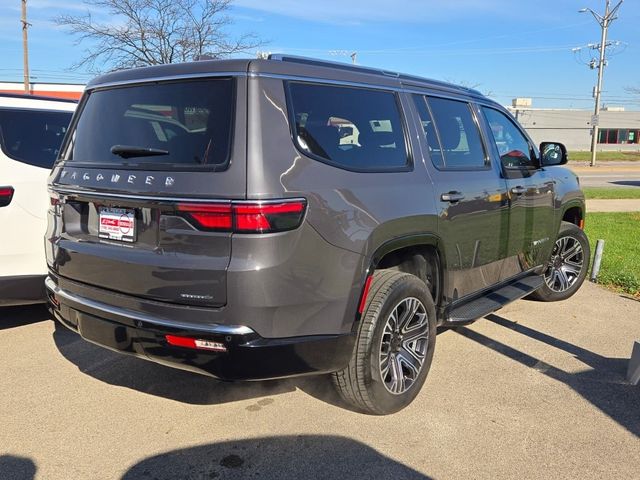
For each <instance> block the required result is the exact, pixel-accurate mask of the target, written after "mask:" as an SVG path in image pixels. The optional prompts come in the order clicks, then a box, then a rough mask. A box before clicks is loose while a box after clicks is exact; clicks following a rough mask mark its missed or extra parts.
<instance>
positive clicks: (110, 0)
mask: <svg viewBox="0 0 640 480" xmlns="http://www.w3.org/2000/svg"><path fill="white" fill-rule="evenodd" d="M231 3H232V0H85V4H86V5H87V7H88V8H87V13H86V14H84V15H60V16H58V17H56V18H55V19H54V21H55V22H56V23H57V24H58V25H60V26H63V27H67V28H68V30H69V31H70V33H72V34H74V35H76V36H77V37H78V38H77V44H80V43H82V42H83V41H88V42H89V43H90V45H89V46H88V48H87V50H86V51H85V55H84V56H83V57H82V58H81V60H80V61H79V62H78V63H76V64H75V65H74V66H73V68H78V67H84V68H87V69H89V70H91V71H94V72H100V71H105V70H120V69H124V68H132V67H142V66H148V65H159V64H163V63H176V62H185V61H191V60H194V59H195V58H197V57H198V56H202V55H207V56H210V57H212V58H224V57H227V56H229V55H232V54H234V53H239V52H247V51H249V50H252V49H254V48H257V47H259V46H260V45H262V44H263V43H264V42H263V41H261V40H260V39H259V38H258V37H256V36H255V35H254V34H252V33H247V34H244V35H241V36H240V37H237V38H231V37H230V35H229V34H228V33H227V32H226V31H225V28H226V27H228V26H229V25H230V24H231V23H232V20H231V18H230V17H229V15H228V14H227V12H228V10H229V8H230V7H231ZM92 11H93V12H96V11H97V12H100V15H103V16H105V17H106V18H108V19H109V20H108V21H105V22H98V21H96V20H95V19H94V15H92V13H91V12H92Z"/></svg>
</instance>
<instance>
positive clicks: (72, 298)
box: [44, 277, 255, 335]
mask: <svg viewBox="0 0 640 480" xmlns="http://www.w3.org/2000/svg"><path fill="white" fill-rule="evenodd" d="M44 284H45V286H46V287H47V289H49V290H51V291H52V292H53V293H54V294H55V295H56V296H59V297H61V298H63V299H65V300H67V301H69V302H73V303H77V304H78V305H82V306H85V307H89V308H92V309H94V310H101V311H103V312H107V313H110V314H111V315H117V316H120V317H126V318H131V319H133V320H138V321H142V322H147V323H151V324H153V325H159V326H163V327H171V328H183V329H185V330H197V331H201V332H206V333H213V334H219V335H247V334H250V333H255V332H254V331H253V330H252V329H251V328H249V327H246V326H244V325H219V324H216V325H211V326H206V327H205V326H199V325H197V326H196V325H192V324H186V323H181V322H173V321H171V322H169V321H163V320H162V319H159V318H156V317H151V316H148V315H145V314H143V313H138V312H134V311H132V310H127V309H124V308H118V307H114V306H111V305H107V304H105V303H102V302H97V301H95V300H89V299H88V298H84V297H81V296H79V295H74V294H73V293H69V292H67V291H64V290H62V289H61V288H60V287H59V286H58V285H56V284H55V282H54V281H53V280H52V279H51V277H47V278H45V280H44Z"/></svg>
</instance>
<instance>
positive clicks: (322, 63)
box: [268, 53, 400, 78]
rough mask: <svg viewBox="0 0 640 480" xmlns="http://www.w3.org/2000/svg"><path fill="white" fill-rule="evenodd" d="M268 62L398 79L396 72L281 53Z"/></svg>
mask: <svg viewBox="0 0 640 480" xmlns="http://www.w3.org/2000/svg"><path fill="white" fill-rule="evenodd" d="M268 59H269V60H278V61H280V62H291V63H302V64H305V65H315V66H317V67H329V68H339V69H341V70H350V71H352V72H360V73H373V74H376V75H386V76H387V77H395V78H398V77H400V74H399V73H397V72H390V71H388V70H382V69H379V68H372V67H361V66H360V65H352V64H349V63H343V62H332V61H330V60H318V59H317V58H311V57H300V56H298V55H286V54H282V53H272V54H270V55H269V57H268Z"/></svg>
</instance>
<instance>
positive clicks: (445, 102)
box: [46, 56, 589, 414]
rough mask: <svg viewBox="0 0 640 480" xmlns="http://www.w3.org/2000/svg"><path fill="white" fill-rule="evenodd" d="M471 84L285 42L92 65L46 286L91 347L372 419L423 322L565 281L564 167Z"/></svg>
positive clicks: (410, 382) (576, 227) (409, 386)
mask: <svg viewBox="0 0 640 480" xmlns="http://www.w3.org/2000/svg"><path fill="white" fill-rule="evenodd" d="M566 161H567V154H566V150H565V148H564V147H563V146H562V145H561V144H559V143H543V144H542V145H541V146H540V149H538V148H536V146H535V145H534V144H533V143H532V141H531V139H530V138H529V137H528V136H527V134H526V133H525V132H524V131H523V130H522V128H521V127H520V126H519V125H518V124H517V122H516V121H515V120H514V119H513V118H512V116H511V115H510V114H509V113H508V112H507V111H506V110H505V109H504V108H503V107H501V106H500V105H498V104H496V103H495V102H494V101H492V100H490V99H488V98H486V97H484V96H483V95H481V94H480V93H479V92H477V91H474V90H470V89H467V88H462V87H458V86H454V85H450V84H446V83H441V82H437V81H431V80H426V79H423V78H418V77H413V76H408V75H400V74H397V73H392V72H386V71H381V70H376V69H370V68H362V67H356V66H347V65H342V64H335V63H329V62H322V61H317V60H313V59H304V58H298V57H287V56H272V57H271V58H270V59H268V60H225V61H201V62H194V63H185V64H175V65H164V66H157V67H150V68H143V69H136V70H129V71H121V72H115V73H111V74H107V75H104V76H101V77H99V78H97V79H95V80H93V81H92V82H91V83H90V84H89V85H88V87H87V90H86V92H85V94H84V96H83V98H82V100H81V102H80V105H79V107H78V110H77V112H76V114H75V115H74V117H73V120H72V123H71V127H70V129H69V132H68V134H67V136H66V139H65V141H64V144H63V147H62V151H61V154H60V158H59V159H58V161H57V163H56V165H55V166H54V168H53V171H52V173H51V176H50V180H49V189H50V195H51V206H50V211H49V226H48V231H47V235H46V252H47V262H48V267H49V276H48V278H47V280H46V286H47V289H48V292H49V303H50V307H51V310H52V312H53V314H54V315H55V317H56V318H57V320H59V321H60V322H61V323H63V324H64V325H66V326H67V327H69V328H71V329H72V330H74V331H77V332H78V333H79V334H80V335H82V336H83V337H84V338H85V339H86V340H88V341H90V342H94V343H96V344H98V345H101V346H104V347H107V348H110V349H113V350H117V351H119V352H124V353H128V354H132V355H136V356H139V357H141V358H146V359H149V360H153V361H155V362H158V363H162V364H165V365H170V366H174V367H178V368H182V369H186V370H191V371H194V372H199V373H204V374H207V375H212V376H215V377H217V378H220V379H225V380H248V379H269V378H278V377H286V376H294V375H302V374H310V373H329V372H331V373H332V374H333V378H334V381H335V385H336V387H337V389H338V391H339V392H340V394H341V395H342V397H343V398H344V399H345V400H346V401H347V402H349V403H351V404H352V405H353V406H354V407H355V408H357V409H360V410H362V411H365V412H370V413H374V414H387V413H392V412H395V411H398V410H400V409H401V408H403V407H405V406H406V405H408V404H409V403H410V402H411V401H412V400H413V398H414V397H415V396H416V395H417V393H418V392H419V390H420V388H421V387H422V385H423V383H424V381H425V379H426V376H427V373H428V370H429V367H430V364H431V360H432V357H433V353H434V347H435V341H436V328H437V327H439V326H458V325H464V324H467V323H469V322H472V321H474V320H475V319H478V318H480V317H482V316H484V315H486V314H488V313H490V312H492V311H495V310H497V309H499V308H501V307H503V306H504V305H505V304H507V303H509V302H511V301H514V300H517V299H519V298H522V297H524V296H527V295H533V296H535V297H537V298H538V299H540V300H545V301H553V300H562V299H565V298H567V297H569V296H571V295H572V294H573V293H575V291H576V290H577V289H578V288H579V287H580V285H581V284H582V282H583V280H584V278H585V275H586V271H587V266H588V262H589V244H588V242H587V240H586V237H585V235H584V233H583V232H582V230H581V227H582V224H583V218H584V213H585V208H584V207H585V206H584V197H583V195H582V193H581V191H580V188H579V184H578V179H577V178H576V176H575V175H574V174H573V173H571V172H570V171H569V170H568V169H566V168H564V167H562V166H560V165H562V164H564V163H566Z"/></svg>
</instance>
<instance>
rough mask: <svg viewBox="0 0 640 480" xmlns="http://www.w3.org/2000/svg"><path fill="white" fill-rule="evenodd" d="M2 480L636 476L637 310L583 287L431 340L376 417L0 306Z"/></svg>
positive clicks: (315, 391)
mask: <svg viewBox="0 0 640 480" xmlns="http://www.w3.org/2000/svg"><path fill="white" fill-rule="evenodd" d="M0 319H1V321H0V365H1V366H2V374H1V376H0V382H1V383H0V412H2V422H1V424H0V478H1V479H3V480H5V479H20V480H22V479H31V478H38V479H47V480H49V479H53V480H55V479H65V480H66V479H134V478H136V479H137V478H140V479H155V478H158V479H168V478H194V479H211V478H292V479H294V478H295V479H302V478H314V479H322V478H327V479H328V478H331V479H336V478H362V479H376V478H378V479H384V478H397V479H406V478H437V479H445V478H516V477H517V478H520V479H524V478H546V479H555V478H558V479H566V478H580V479H588V478H594V479H596V478H597V479H601V478H615V479H626V478H628V479H631V478H640V466H639V465H640V464H639V463H638V460H639V459H640V387H634V386H631V385H629V384H628V383H627V382H626V381H625V372H626V368H627V359H628V357H629V355H630V353H631V347H632V343H633V340H635V339H640V302H638V301H637V300H634V299H631V298H625V297H622V296H620V295H618V294H616V293H613V292H609V291H606V290H604V289H602V288H600V287H597V286H594V285H591V284H585V286H584V287H583V288H582V289H581V291H580V292H579V293H578V294H577V295H576V296H575V297H573V298H572V299H570V300H568V301H566V302H563V303H557V304H542V303H537V302H532V301H527V300H522V301H519V302H517V303H515V304H512V305H510V306H508V307H507V308H505V309H503V310H501V311H499V312H497V313H496V314H495V315H490V316H489V317H487V319H484V320H481V321H479V322H477V323H475V324H474V325H472V326H470V327H466V328H460V329H458V330H457V331H456V330H448V331H444V332H442V333H440V334H439V335H438V339H437V345H436V354H435V359H434V363H433V366H432V369H431V373H430V376H429V378H428V380H427V383H426V385H425V388H424V389H423V391H422V392H421V394H420V395H419V396H418V398H417V399H416V401H415V402H414V403H413V404H412V405H411V406H410V407H409V408H407V409H406V410H404V411H402V412H400V413H398V414H395V415H392V416H388V417H374V416H367V415H362V414H359V413H355V412H352V411H350V410H348V409H346V408H345V407H344V406H343V405H341V404H340V402H339V400H338V399H337V398H336V396H335V395H334V394H333V391H332V389H331V386H330V384H329V382H328V380H327V379H326V378H324V377H315V378H301V379H291V380H281V381H271V382H263V383H237V384H229V383H221V382H217V381H215V380H212V379H210V378H207V377H201V376H197V375H195V374H190V373H186V372H181V371H178V370H173V369H169V368H166V367H162V366H159V365H155V364H152V363H148V362H145V361H143V360H138V359H135V358H129V357H125V356H122V355H119V354H116V353H112V352H110V351H107V350H104V349H101V348H100V347H97V346H94V345H92V344H89V343H86V342H84V341H83V340H81V339H80V338H79V337H78V336H77V335H75V334H74V333H72V332H69V331H67V330H65V329H64V328H63V327H56V326H55V325H54V323H53V322H52V321H51V320H49V317H48V314H47V313H46V311H45V310H44V309H43V308H41V307H24V308H5V309H3V310H0Z"/></svg>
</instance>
